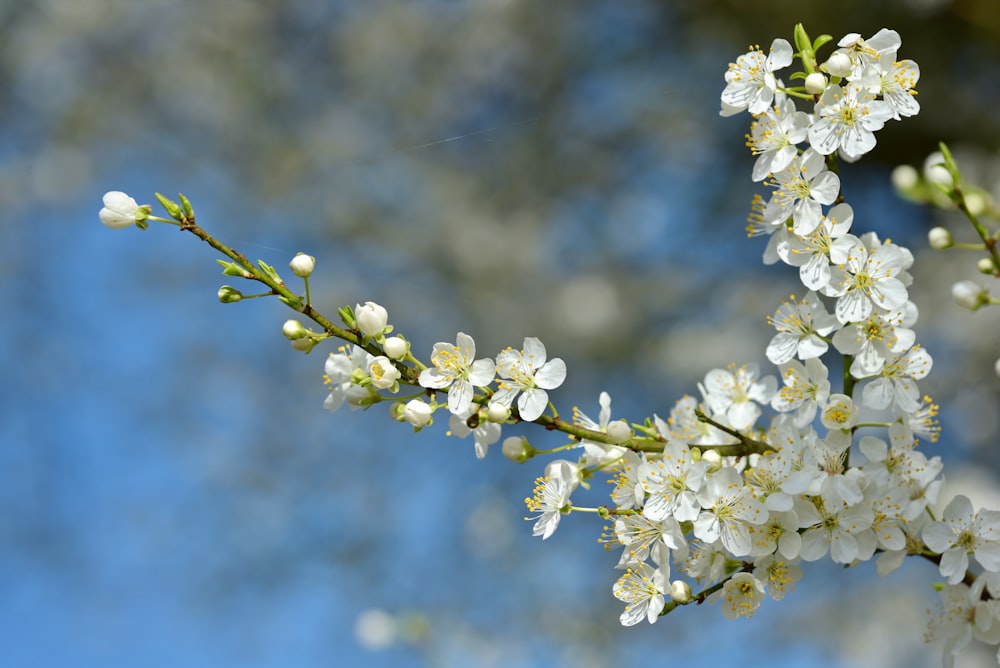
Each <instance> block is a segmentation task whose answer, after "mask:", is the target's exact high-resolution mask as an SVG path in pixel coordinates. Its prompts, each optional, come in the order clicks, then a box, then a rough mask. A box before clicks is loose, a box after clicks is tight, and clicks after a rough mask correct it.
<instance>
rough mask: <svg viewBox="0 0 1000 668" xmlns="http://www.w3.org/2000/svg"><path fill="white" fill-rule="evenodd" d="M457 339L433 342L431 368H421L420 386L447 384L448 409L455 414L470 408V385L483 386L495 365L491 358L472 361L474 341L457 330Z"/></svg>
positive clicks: (471, 387)
mask: <svg viewBox="0 0 1000 668" xmlns="http://www.w3.org/2000/svg"><path fill="white" fill-rule="evenodd" d="M455 341H456V343H455V344H451V343H445V342H443V341H442V342H439V343H435V344H434V351H433V352H432V353H431V362H432V363H433V364H434V368H429V369H424V370H423V371H421V372H420V378H419V381H418V382H419V383H420V385H421V387H431V388H434V389H444V388H446V387H447V388H448V410H449V411H451V412H452V413H454V414H456V415H458V414H460V413H464V412H466V411H467V410H469V406H471V405H472V397H473V395H474V393H475V391H474V390H473V386H475V387H486V386H487V385H489V384H490V383H492V382H493V378H494V374H495V371H496V367H495V366H494V364H493V360H491V359H480V360H475V361H473V358H474V357H475V356H476V342H475V341H473V340H472V337H471V336H469V335H468V334H465V333H463V332H459V333H458V336H457V338H456V340H455Z"/></svg>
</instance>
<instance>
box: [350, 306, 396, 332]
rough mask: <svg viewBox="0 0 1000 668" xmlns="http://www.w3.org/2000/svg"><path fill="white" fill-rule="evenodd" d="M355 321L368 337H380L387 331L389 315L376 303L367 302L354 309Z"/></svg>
mask: <svg viewBox="0 0 1000 668" xmlns="http://www.w3.org/2000/svg"><path fill="white" fill-rule="evenodd" d="M354 320H355V321H356V322H357V323H358V329H360V330H361V333H362V334H365V335H367V336H378V335H379V334H381V333H382V332H383V331H385V326H386V323H388V322H389V313H388V312H387V311H386V310H385V309H384V308H382V307H381V306H379V305H378V304H376V303H375V302H365V304H364V306H362V305H361V304H358V305H357V306H355V307H354Z"/></svg>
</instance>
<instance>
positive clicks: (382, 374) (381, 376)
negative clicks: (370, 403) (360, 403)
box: [368, 355, 422, 426]
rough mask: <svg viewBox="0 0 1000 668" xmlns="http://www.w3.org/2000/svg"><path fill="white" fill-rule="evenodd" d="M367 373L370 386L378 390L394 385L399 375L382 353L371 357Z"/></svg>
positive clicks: (397, 370)
mask: <svg viewBox="0 0 1000 668" xmlns="http://www.w3.org/2000/svg"><path fill="white" fill-rule="evenodd" d="M368 373H369V375H371V379H372V387H374V388H375V389H378V390H387V389H389V388H390V387H392V386H393V385H395V384H396V381H397V380H399V375H400V374H399V369H397V368H396V367H395V366H393V364H392V362H391V361H390V360H389V358H388V357H385V356H382V355H380V356H378V357H374V358H372V361H371V363H370V364H369V365H368ZM421 426H422V425H421Z"/></svg>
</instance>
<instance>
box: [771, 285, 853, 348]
mask: <svg viewBox="0 0 1000 668" xmlns="http://www.w3.org/2000/svg"><path fill="white" fill-rule="evenodd" d="M768 322H769V323H770V324H771V325H772V326H774V328H775V329H776V330H778V333H777V334H775V335H774V338H772V339H771V342H770V343H769V344H767V359H768V360H770V361H771V363H772V364H779V365H780V364H784V363H785V362H787V361H789V360H791V359H793V358H795V357H798V358H799V359H801V360H807V359H812V358H814V357H819V356H820V355H822V354H823V353H825V352H826V351H827V348H828V345H827V343H826V341H824V340H823V339H822V338H821V337H824V336H826V335H827V334H829V333H830V332H832V331H833V330H834V329H836V328H837V326H838V325H839V323H838V321H837V319H836V318H835V317H834V316H833V315H831V314H830V313H827V311H826V308H825V307H824V305H823V302H822V301H821V300H820V299H818V298H817V296H816V293H815V292H810V293H809V294H807V295H806V296H805V297H804V298H803V299H802V300H801V301H798V302H797V301H795V296H794V295H793V296H792V299H791V301H783V302H781V305H780V306H779V307H778V309H777V310H776V311H775V312H774V315H773V316H768Z"/></svg>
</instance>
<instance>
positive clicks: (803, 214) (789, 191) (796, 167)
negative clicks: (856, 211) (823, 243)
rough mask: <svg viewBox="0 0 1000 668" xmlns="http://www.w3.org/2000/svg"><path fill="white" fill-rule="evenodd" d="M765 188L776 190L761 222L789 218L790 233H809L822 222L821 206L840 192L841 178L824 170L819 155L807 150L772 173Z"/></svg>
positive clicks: (822, 160)
mask: <svg viewBox="0 0 1000 668" xmlns="http://www.w3.org/2000/svg"><path fill="white" fill-rule="evenodd" d="M768 185H773V186H776V187H777V189H776V190H775V192H774V195H772V196H771V200H770V201H769V202H768V203H767V206H766V207H765V209H764V221H765V222H768V223H774V222H778V221H784V220H785V219H787V218H788V217H791V218H792V221H793V224H792V231H793V232H795V234H798V235H804V234H809V233H810V232H812V231H813V230H815V229H816V227H817V226H818V225H819V223H820V220H821V219H822V207H821V205H823V204H833V202H834V201H835V200H836V199H837V195H838V194H839V193H840V177H839V176H837V175H836V174H834V173H833V172H831V171H830V170H828V169H827V168H826V162H825V160H824V158H823V156H822V155H820V154H819V153H817V152H816V151H815V150H813V149H811V148H808V149H806V150H805V151H804V152H803V153H802V155H801V156H797V157H793V158H792V160H791V161H790V162H789V163H788V166H787V167H785V168H784V169H782V170H779V171H776V172H774V181H773V182H769V183H768Z"/></svg>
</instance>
